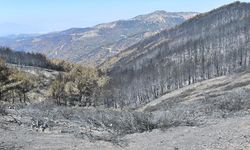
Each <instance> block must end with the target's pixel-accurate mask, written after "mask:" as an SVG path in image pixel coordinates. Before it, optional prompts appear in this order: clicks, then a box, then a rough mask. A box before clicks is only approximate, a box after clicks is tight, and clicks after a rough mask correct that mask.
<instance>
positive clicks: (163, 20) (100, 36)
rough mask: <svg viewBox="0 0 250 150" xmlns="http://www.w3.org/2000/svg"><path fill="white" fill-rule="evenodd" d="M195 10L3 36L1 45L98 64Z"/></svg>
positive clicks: (187, 16) (182, 20)
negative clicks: (45, 31)
mask: <svg viewBox="0 0 250 150" xmlns="http://www.w3.org/2000/svg"><path fill="white" fill-rule="evenodd" d="M196 14H197V13H192V12H180V13H169V12H165V11H156V12H153V13H151V14H147V15H141V16H137V17H135V18H132V19H129V20H119V21H115V22H111V23H105V24H100V25H97V26H94V27H91V28H72V29H69V30H65V31H62V32H54V33H49V34H44V35H39V36H36V35H35V36H28V37H24V36H21V37H14V38H10V37H8V38H6V37H4V38H0V45H1V46H9V47H10V48H12V49H15V50H18V51H28V52H39V53H43V54H46V55H48V56H49V57H51V58H63V59H66V60H70V61H73V62H80V63H88V64H100V63H102V62H103V61H105V60H106V59H107V58H108V57H110V56H113V55H115V54H117V53H119V52H120V51H122V50H124V49H126V48H128V47H130V46H131V45H133V44H135V43H137V42H139V41H140V40H142V39H145V38H147V37H149V36H151V35H154V34H156V33H157V32H159V31H161V30H165V29H170V28H172V27H174V26H176V25H179V24H181V23H183V22H184V21H185V20H187V19H189V18H191V17H193V16H195V15H196Z"/></svg>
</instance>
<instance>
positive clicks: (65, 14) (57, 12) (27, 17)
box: [0, 0, 250, 35]
mask: <svg viewBox="0 0 250 150" xmlns="http://www.w3.org/2000/svg"><path fill="white" fill-rule="evenodd" d="M245 1H246V2H250V0H245ZM231 2H234V0H0V35H7V34H19V33H44V32H51V31H59V30H63V29H67V28H71V27H88V26H93V25H96V24H99V23H104V22H110V21H114V20H117V19H128V18H131V17H134V16H137V15H141V14H146V13H150V12H153V11H155V10H165V11H171V12H176V11H178V12H179V11H193V12H206V11H209V10H211V9H213V8H216V7H219V6H221V5H224V4H228V3H231Z"/></svg>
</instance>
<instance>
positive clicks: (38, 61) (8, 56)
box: [0, 47, 63, 71]
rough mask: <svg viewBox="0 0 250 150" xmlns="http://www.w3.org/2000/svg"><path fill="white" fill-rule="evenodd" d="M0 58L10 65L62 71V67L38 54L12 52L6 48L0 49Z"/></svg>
mask: <svg viewBox="0 0 250 150" xmlns="http://www.w3.org/2000/svg"><path fill="white" fill-rule="evenodd" d="M0 58H1V59H3V60H4V61H5V62H6V63H10V64H16V65H24V66H35V67H42V68H47V69H53V70H60V71H62V70H63V68H62V66H60V65H56V64H54V63H53V62H52V61H51V60H49V59H48V58H47V57H46V56H45V55H43V54H40V53H27V52H21V51H13V50H11V49H10V48H8V47H0Z"/></svg>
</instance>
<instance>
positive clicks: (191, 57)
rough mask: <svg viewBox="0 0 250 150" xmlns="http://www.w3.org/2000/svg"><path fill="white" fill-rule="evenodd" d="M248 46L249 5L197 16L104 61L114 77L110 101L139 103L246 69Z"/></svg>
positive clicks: (248, 66)
mask: <svg viewBox="0 0 250 150" xmlns="http://www.w3.org/2000/svg"><path fill="white" fill-rule="evenodd" d="M249 48H250V4H249V3H240V2H235V3H232V4H229V5H226V6H223V7H220V8H218V9H215V10H213V11H211V12H208V13H204V14H200V15H198V16H196V17H194V18H192V19H190V20H188V21H186V22H184V23H183V24H181V25H179V26H177V27H175V28H173V29H170V30H164V31H162V32H160V33H158V34H156V35H154V36H151V37H149V38H147V39H145V40H143V41H141V42H139V43H137V44H135V45H133V46H131V47H130V48H128V49H126V50H124V51H122V52H121V53H119V54H118V55H116V56H114V57H112V58H110V59H109V60H108V61H106V62H105V63H104V64H102V67H103V68H108V70H109V71H108V72H109V74H110V76H111V79H112V80H111V82H110V86H109V87H108V91H110V93H111V96H109V99H111V100H112V99H113V103H114V105H118V106H122V105H124V104H126V105H128V104H130V105H131V106H133V107H137V106H140V105H142V104H145V103H147V102H149V101H151V100H153V99H155V98H157V97H159V96H161V95H163V94H164V93H167V92H169V91H172V90H175V89H178V88H182V87H184V86H186V85H189V84H192V83H196V82H199V81H202V80H206V79H211V78H214V77H218V76H222V75H228V74H231V73H234V72H239V71H244V70H248V69H249V68H250V49H249ZM191 92H192V91H191ZM187 96H188V95H187ZM117 100H120V101H119V102H117Z"/></svg>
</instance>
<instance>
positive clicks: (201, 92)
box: [0, 72, 250, 150]
mask: <svg viewBox="0 0 250 150" xmlns="http://www.w3.org/2000/svg"><path fill="white" fill-rule="evenodd" d="M249 91H250V73H249V72H243V73H240V74H234V75H231V76H222V77H218V78H214V79H210V80H207V81H203V82H201V83H196V84H194V85H191V86H187V87H185V88H183V89H179V90H176V91H173V92H171V93H169V94H166V95H164V96H163V97H161V98H159V99H157V100H155V101H153V102H151V103H149V104H148V105H146V106H145V107H142V108H140V109H138V110H137V111H131V110H130V111H119V110H108V109H106V110H103V109H98V108H79V107H61V106H55V105H53V104H52V103H51V102H45V101H43V102H39V103H34V104H31V105H29V106H23V107H22V108H19V109H15V110H13V109H7V110H6V111H7V112H8V115H7V116H2V115H0V133H1V135H2V136H1V137H0V148H2V149H35V148H38V149H48V148H49V149H52V150H53V149H72V148H74V149H79V150H80V149H100V148H101V149H114V150H116V149H117V150H118V149H128V150H131V149H132V150H137V149H148V148H149V149H159V150H161V149H162V150H165V149H169V150H172V149H177V148H178V149H194V150H200V149H215V150H217V149H218V150H219V149H229V150H231V149H232V150H234V149H244V150H247V149H249V148H250V145H249V140H250V136H249V134H250V133H249V132H250V130H249V127H250V119H249V118H250V93H249ZM148 114H150V115H148ZM13 118H14V119H16V120H14V119H13ZM36 120H38V121H39V122H41V123H40V124H42V123H43V122H44V123H46V125H47V128H45V130H44V131H41V130H40V129H37V128H36V126H35V125H34V121H36ZM15 121H18V122H21V125H18V122H15ZM31 126H32V127H33V126H35V127H33V128H32V127H31ZM144 127H147V128H146V129H144V130H138V129H143V128H144ZM149 127H152V128H149ZM23 135H25V136H23ZM27 141H29V142H27Z"/></svg>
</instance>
